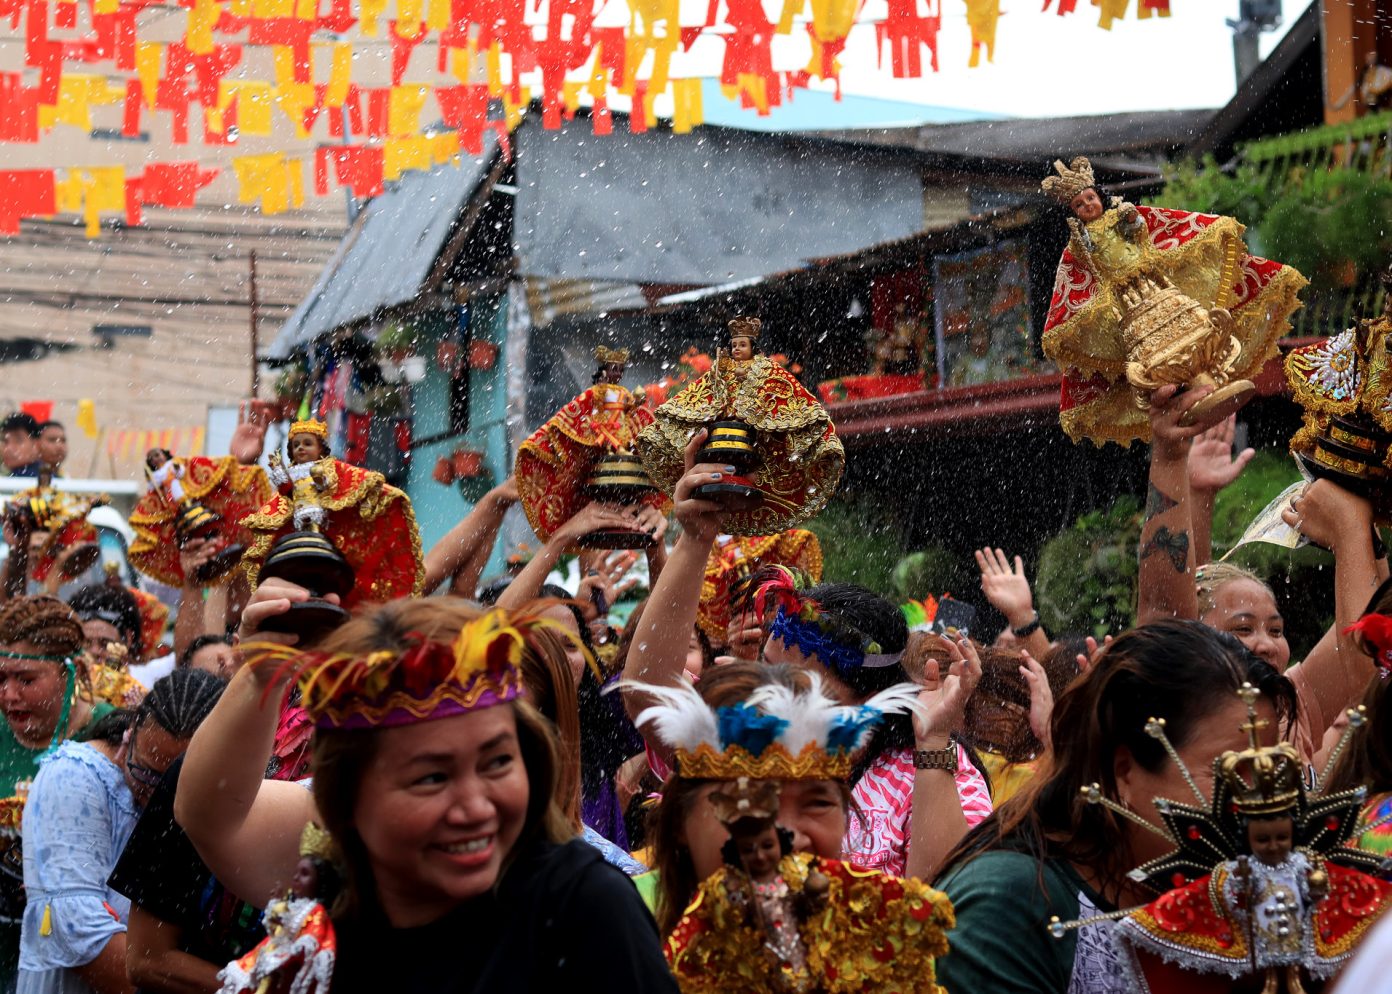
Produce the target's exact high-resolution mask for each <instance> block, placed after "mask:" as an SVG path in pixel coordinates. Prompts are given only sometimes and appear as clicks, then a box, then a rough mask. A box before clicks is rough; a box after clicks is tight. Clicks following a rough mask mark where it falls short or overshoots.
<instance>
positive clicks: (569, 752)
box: [522, 631, 580, 832]
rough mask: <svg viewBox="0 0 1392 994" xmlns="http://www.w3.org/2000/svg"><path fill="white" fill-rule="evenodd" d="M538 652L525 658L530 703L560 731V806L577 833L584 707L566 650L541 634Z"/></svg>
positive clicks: (524, 679) (554, 638)
mask: <svg viewBox="0 0 1392 994" xmlns="http://www.w3.org/2000/svg"><path fill="white" fill-rule="evenodd" d="M535 648H536V650H537V651H535V652H528V653H524V654H523V656H522V685H523V686H524V687H526V688H527V701H528V703H530V704H531V705H532V706H533V707H535V708H536V709H537V710H538V711H540V712H541V714H542V716H543V717H544V718H546V719H547V720H549V721H550V722H551V724H552V725H554V726H555V727H556V736H557V739H558V740H559V745H560V756H559V759H560V765H559V768H558V769H557V783H556V803H557V805H558V806H559V807H560V809H561V814H563V815H564V816H565V819H566V821H568V822H569V823H570V825H571V827H572V828H573V829H575V830H576V831H577V832H578V831H579V830H580V704H579V700H578V699H577V697H576V695H575V683H574V681H573V680H572V679H571V675H570V663H569V662H568V661H567V660H566V646H565V642H564V641H563V640H562V639H561V637H560V636H559V635H557V634H555V633H554V632H549V631H543V632H538V633H537V637H536V639H535Z"/></svg>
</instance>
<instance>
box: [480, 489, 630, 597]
mask: <svg viewBox="0 0 1392 994" xmlns="http://www.w3.org/2000/svg"><path fill="white" fill-rule="evenodd" d="M636 527H637V524H636V517H635V515H634V514H633V513H632V512H630V511H616V510H614V509H613V508H611V507H609V506H608V505H606V504H600V503H591V504H586V505H585V506H584V507H582V508H581V509H580V510H579V511H577V512H576V513H575V515H574V516H573V517H571V519H570V520H569V521H567V522H566V523H565V524H563V525H561V526H560V527H559V528H557V529H556V530H555V531H554V532H552V533H551V537H550V538H548V539H547V540H546V544H545V545H543V546H542V547H541V549H540V551H538V552H537V554H536V555H535V556H533V557H532V561H531V562H529V563H528V564H527V565H526V566H524V567H523V568H522V572H521V573H518V574H517V578H516V579H515V580H513V581H512V582H511V583H509V584H508V587H507V589H506V590H504V591H503V595H502V596H501V597H499V598H498V606H499V607H501V608H506V609H508V610H510V611H511V610H514V609H516V608H519V607H521V606H522V605H523V604H526V603H527V602H528V601H531V600H536V598H537V597H538V596H539V595H540V594H541V588H542V586H543V585H544V584H545V583H546V578H547V577H548V576H550V575H551V571H552V570H553V569H555V568H556V564H557V563H559V562H560V561H561V557H562V556H563V555H565V552H566V550H567V549H569V548H570V547H571V546H573V545H574V544H575V543H576V541H577V540H578V539H579V538H580V536H582V535H587V534H589V533H590V532H592V531H598V530H599V529H602V528H613V529H631V528H636Z"/></svg>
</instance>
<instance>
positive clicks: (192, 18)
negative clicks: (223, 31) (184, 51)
mask: <svg viewBox="0 0 1392 994" xmlns="http://www.w3.org/2000/svg"><path fill="white" fill-rule="evenodd" d="M221 16H222V5H221V4H219V3H218V0H194V4H193V9H192V10H190V11H189V15H188V25H187V28H186V29H185V32H184V44H185V45H186V46H187V47H188V50H189V52H191V53H192V54H194V55H207V54H208V53H209V52H211V51H212V50H213V44H214V43H213V28H214V27H215V26H216V24H217V22H218V18H220V17H221Z"/></svg>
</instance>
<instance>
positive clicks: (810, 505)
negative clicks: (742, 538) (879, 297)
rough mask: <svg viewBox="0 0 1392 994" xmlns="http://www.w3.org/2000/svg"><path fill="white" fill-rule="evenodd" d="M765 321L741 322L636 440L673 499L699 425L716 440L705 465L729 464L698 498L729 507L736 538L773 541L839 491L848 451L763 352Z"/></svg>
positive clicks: (728, 523)
mask: <svg viewBox="0 0 1392 994" xmlns="http://www.w3.org/2000/svg"><path fill="white" fill-rule="evenodd" d="M762 327H763V326H762V323H761V322H760V321H759V319H758V318H748V317H741V318H735V319H734V320H733V321H731V322H730V323H729V325H728V335H729V338H728V341H729V347H728V349H720V350H719V351H718V352H717V354H716V361H715V365H714V366H713V367H712V368H711V369H710V370H708V371H707V372H705V373H703V374H702V375H701V376H700V378H698V379H697V380H696V381H695V382H693V383H691V384H689V385H688V386H686V387H685V388H684V389H683V390H682V391H681V392H680V393H678V394H677V395H676V396H674V397H672V398H671V399H670V400H668V401H667V403H665V404H663V405H662V406H661V407H659V408H658V409H657V413H656V415H655V418H656V420H655V423H654V424H652V425H650V426H649V427H647V428H645V429H644V430H643V432H642V434H641V435H640V436H639V450H640V452H641V453H642V456H643V462H644V463H645V464H646V465H647V468H648V474H649V475H650V476H651V477H652V478H653V480H654V482H656V483H657V485H658V486H659V487H661V488H662V489H663V491H665V492H666V493H668V494H669V495H670V494H671V493H672V492H673V490H674V489H675V487H676V484H677V481H678V480H679V479H680V478H681V475H682V473H683V471H684V468H685V450H686V444H687V442H688V441H689V439H690V436H691V432H692V430H693V429H697V428H705V429H706V430H707V431H708V432H709V434H708V436H707V438H706V442H705V446H704V447H703V448H702V450H701V453H700V455H699V456H698V457H697V458H698V460H699V461H700V462H708V463H715V464H716V465H720V464H728V465H730V466H733V467H734V470H733V472H728V471H727V472H726V473H725V474H724V476H723V478H722V479H721V480H720V481H718V482H715V483H709V484H705V485H704V486H702V487H700V488H698V490H697V494H698V495H699V496H702V497H707V498H710V499H716V500H723V501H725V502H727V504H728V506H729V507H730V513H729V514H728V515H727V517H726V519H725V527H726V529H727V530H728V531H729V532H730V534H732V535H767V534H771V533H773V532H779V531H783V530H784V529H786V528H791V527H792V526H794V525H796V524H798V523H800V522H802V521H805V520H807V519H808V518H811V517H813V516H814V515H815V514H816V513H817V512H818V511H820V510H821V509H822V508H823V507H824V506H825V505H826V502H827V501H828V500H830V499H831V497H832V495H833V494H834V493H835V492H836V487H837V484H838V483H840V481H841V471H842V469H843V468H844V467H845V462H846V454H845V450H844V449H843V448H842V447H841V441H840V439H838V438H837V437H836V428H835V426H834V425H833V424H832V423H831V418H830V417H828V416H827V413H826V410H825V409H824V408H823V407H822V406H821V404H819V403H818V402H817V399H816V398H815V397H813V396H812V394H810V393H808V392H807V390H806V389H805V388H804V387H803V386H802V384H801V383H799V382H798V381H797V379H796V378H795V377H794V376H793V375H792V374H791V373H789V372H788V371H787V370H785V369H784V368H783V367H782V366H780V365H778V364H777V363H776V362H774V361H773V360H772V359H770V358H769V357H768V356H765V355H762V354H760V353H759V352H758V350H757V348H756V343H757V341H758V338H759V334H760V332H761V330H762Z"/></svg>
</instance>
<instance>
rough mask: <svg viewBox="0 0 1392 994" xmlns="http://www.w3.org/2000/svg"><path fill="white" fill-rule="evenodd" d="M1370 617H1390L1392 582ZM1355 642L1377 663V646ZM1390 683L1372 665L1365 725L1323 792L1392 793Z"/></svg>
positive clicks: (1370, 610)
mask: <svg viewBox="0 0 1392 994" xmlns="http://www.w3.org/2000/svg"><path fill="white" fill-rule="evenodd" d="M1370 614H1385V615H1392V580H1384V581H1383V583H1382V586H1380V587H1378V588H1377V592H1376V593H1374V594H1373V597H1372V600H1370V601H1369V602H1368V607H1367V610H1365V611H1364V612H1363V617H1367V616H1368V615H1370ZM1358 641H1359V648H1360V649H1362V651H1363V652H1364V653H1365V654H1366V655H1368V656H1370V657H1371V658H1372V659H1373V660H1374V662H1376V661H1377V658H1378V649H1377V647H1376V646H1373V645H1369V644H1368V642H1367V640H1366V639H1364V638H1363V637H1362V636H1359V640H1358ZM1389 683H1392V680H1389V679H1388V678H1387V677H1386V676H1384V671H1383V670H1382V669H1380V668H1379V667H1378V666H1377V665H1375V666H1374V667H1373V677H1372V679H1371V680H1370V681H1368V689H1367V690H1365V691H1364V692H1363V701H1362V704H1363V706H1364V707H1365V708H1367V716H1366V717H1367V723H1366V724H1365V725H1364V726H1363V728H1362V730H1360V731H1359V732H1358V734H1357V735H1356V736H1354V738H1353V741H1351V742H1350V743H1349V745H1348V748H1346V749H1345V750H1344V754H1343V755H1342V756H1340V757H1339V762H1338V764H1337V765H1335V767H1334V772H1333V773H1331V774H1330V775H1329V782H1328V783H1327V784H1325V785H1324V786H1325V790H1326V791H1331V792H1337V791H1341V790H1352V789H1354V788H1355V787H1367V788H1368V793H1369V794H1370V795H1375V794H1386V793H1388V792H1389V791H1392V701H1389V700H1388V698H1387V687H1388V684H1389Z"/></svg>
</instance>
